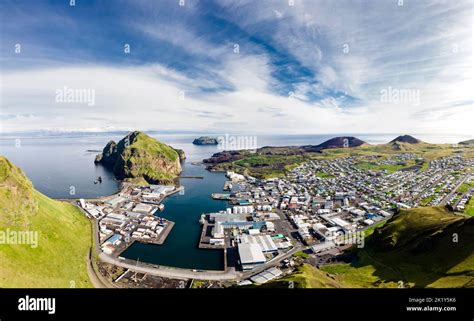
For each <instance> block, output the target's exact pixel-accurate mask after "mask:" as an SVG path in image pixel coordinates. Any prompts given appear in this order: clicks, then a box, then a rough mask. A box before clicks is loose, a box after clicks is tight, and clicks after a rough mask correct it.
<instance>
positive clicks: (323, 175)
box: [314, 172, 334, 178]
mask: <svg viewBox="0 0 474 321" xmlns="http://www.w3.org/2000/svg"><path fill="white" fill-rule="evenodd" d="M314 174H315V175H316V176H317V177H320V178H334V176H333V175H331V174H328V173H325V172H316V173H314Z"/></svg>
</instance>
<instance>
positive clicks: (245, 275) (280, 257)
mask: <svg viewBox="0 0 474 321" xmlns="http://www.w3.org/2000/svg"><path fill="white" fill-rule="evenodd" d="M309 248H310V246H302V245H297V246H295V247H294V248H292V249H291V250H289V251H288V252H286V253H284V254H280V255H278V256H277V257H275V258H273V259H272V260H271V261H268V262H267V263H265V264H263V265H261V266H259V267H257V268H255V269H253V270H251V271H246V272H242V273H239V279H248V278H249V277H251V276H253V275H255V274H258V273H260V272H263V271H265V270H266V269H269V268H271V267H273V266H275V265H278V264H280V262H281V261H283V260H285V259H287V258H289V257H291V256H292V255H293V254H295V253H296V252H299V251H304V250H307V249H309Z"/></svg>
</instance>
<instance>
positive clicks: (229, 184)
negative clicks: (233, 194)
mask: <svg viewBox="0 0 474 321" xmlns="http://www.w3.org/2000/svg"><path fill="white" fill-rule="evenodd" d="M223 189H224V191H230V190H231V189H232V182H231V181H226V182H225V183H224V188H223Z"/></svg>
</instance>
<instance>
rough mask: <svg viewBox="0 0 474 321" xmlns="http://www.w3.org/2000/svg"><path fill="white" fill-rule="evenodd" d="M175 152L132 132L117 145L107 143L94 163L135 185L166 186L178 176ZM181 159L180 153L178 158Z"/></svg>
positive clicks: (178, 161)
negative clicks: (109, 169) (107, 168)
mask: <svg viewBox="0 0 474 321" xmlns="http://www.w3.org/2000/svg"><path fill="white" fill-rule="evenodd" d="M178 153H179V151H176V150H175V149H173V148H172V147H170V146H168V145H166V144H164V143H161V142H159V141H158V140H156V139H154V138H152V137H150V136H148V135H146V134H145V133H142V132H139V131H134V132H130V133H129V134H127V136H125V137H124V138H123V139H121V140H120V141H119V142H118V143H117V144H116V143H115V142H114V141H111V142H109V143H108V144H107V145H106V146H105V148H104V150H103V152H102V154H99V155H97V157H96V160H95V162H96V163H102V164H104V165H105V166H108V167H110V168H111V169H112V170H113V171H114V174H115V176H116V177H117V178H118V179H121V180H125V181H128V182H132V183H136V184H147V183H164V184H169V183H172V182H173V179H174V178H176V177H177V176H178V175H179V174H180V173H181V164H180V155H179V154H178ZM183 157H184V152H183V153H182V155H181V159H182V158H183Z"/></svg>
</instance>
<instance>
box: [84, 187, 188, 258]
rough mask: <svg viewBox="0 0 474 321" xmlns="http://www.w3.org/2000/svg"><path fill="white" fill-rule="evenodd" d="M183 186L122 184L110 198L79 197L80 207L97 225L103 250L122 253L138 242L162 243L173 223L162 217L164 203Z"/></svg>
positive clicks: (113, 253) (110, 252) (104, 251)
mask: <svg viewBox="0 0 474 321" xmlns="http://www.w3.org/2000/svg"><path fill="white" fill-rule="evenodd" d="M182 190H183V189H182V187H181V186H179V187H176V186H173V185H150V186H137V185H132V184H123V185H122V188H121V190H120V192H119V193H118V194H116V195H113V196H111V197H106V198H102V199H92V200H87V201H86V200H84V199H80V200H79V205H80V207H81V208H82V209H83V210H84V211H85V212H86V213H87V215H88V216H89V217H90V218H92V219H93V220H95V221H96V222H97V224H98V233H99V243H100V250H101V251H102V252H103V253H105V254H108V255H113V256H119V255H120V254H121V253H122V252H124V251H126V250H127V248H128V247H129V246H131V245H133V244H134V243H135V242H141V243H144V244H154V245H162V244H164V243H165V241H166V239H167V237H168V235H169V234H170V233H171V230H172V229H173V226H174V222H173V221H170V220H167V219H165V218H163V217H161V216H159V213H161V212H162V211H163V210H164V208H165V206H164V204H162V203H161V202H162V201H163V200H164V199H165V198H166V197H167V196H170V195H173V194H176V193H179V192H181V191H182Z"/></svg>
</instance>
